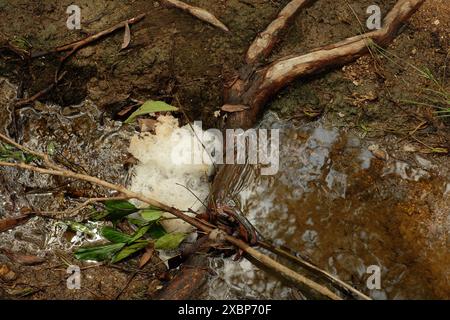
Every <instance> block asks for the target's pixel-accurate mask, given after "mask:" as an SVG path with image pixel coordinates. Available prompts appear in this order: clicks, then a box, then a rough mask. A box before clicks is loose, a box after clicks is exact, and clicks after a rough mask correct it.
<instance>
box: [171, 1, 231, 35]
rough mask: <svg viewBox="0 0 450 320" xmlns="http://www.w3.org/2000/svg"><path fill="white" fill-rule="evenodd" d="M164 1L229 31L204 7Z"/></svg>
mask: <svg viewBox="0 0 450 320" xmlns="http://www.w3.org/2000/svg"><path fill="white" fill-rule="evenodd" d="M164 3H165V4H167V5H168V6H172V7H175V8H178V9H181V10H183V11H186V12H188V13H190V14H191V15H193V16H194V17H196V18H197V19H199V20H202V21H205V22H207V23H209V24H211V25H213V26H215V27H217V28H219V29H222V30H223V31H225V32H229V31H230V30H229V29H228V27H227V26H226V25H224V24H223V23H222V22H221V21H220V20H219V19H217V18H216V17H215V16H214V15H213V14H212V13H210V12H208V11H206V10H205V9H202V8H198V7H194V6H191V5H189V4H186V3H184V2H182V1H178V0H164Z"/></svg>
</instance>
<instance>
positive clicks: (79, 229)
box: [67, 221, 95, 236]
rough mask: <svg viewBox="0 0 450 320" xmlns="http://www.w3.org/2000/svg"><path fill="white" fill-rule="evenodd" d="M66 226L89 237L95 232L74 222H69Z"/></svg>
mask: <svg viewBox="0 0 450 320" xmlns="http://www.w3.org/2000/svg"><path fill="white" fill-rule="evenodd" d="M67 226H68V227H69V228H70V229H71V230H73V231H75V232H81V233H84V234H87V235H89V236H95V232H94V231H93V230H92V229H90V228H89V227H87V226H85V225H84V224H81V223H78V222H75V221H70V222H67Z"/></svg>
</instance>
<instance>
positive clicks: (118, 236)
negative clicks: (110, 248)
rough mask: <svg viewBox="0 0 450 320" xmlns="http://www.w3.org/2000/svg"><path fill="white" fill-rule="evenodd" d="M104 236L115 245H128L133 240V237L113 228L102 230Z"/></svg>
mask: <svg viewBox="0 0 450 320" xmlns="http://www.w3.org/2000/svg"><path fill="white" fill-rule="evenodd" d="M102 236H103V237H104V238H105V239H107V240H109V241H111V242H113V243H128V242H131V240H132V239H133V238H132V237H131V236H129V235H127V234H125V233H122V232H120V231H118V230H116V229H114V228H111V227H104V228H102Z"/></svg>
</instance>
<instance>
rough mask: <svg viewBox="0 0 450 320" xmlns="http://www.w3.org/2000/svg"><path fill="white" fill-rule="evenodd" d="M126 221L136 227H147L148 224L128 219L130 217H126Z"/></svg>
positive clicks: (139, 220) (143, 221) (140, 220)
mask: <svg viewBox="0 0 450 320" xmlns="http://www.w3.org/2000/svg"><path fill="white" fill-rule="evenodd" d="M127 219H128V221H129V222H130V223H132V224H134V225H136V226H138V227H143V226H146V225H148V222H147V221H145V220H142V219H136V218H130V217H127Z"/></svg>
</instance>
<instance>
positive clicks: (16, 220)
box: [0, 215, 31, 232]
mask: <svg viewBox="0 0 450 320" xmlns="http://www.w3.org/2000/svg"><path fill="white" fill-rule="evenodd" d="M30 218H31V216H29V215H20V216H17V217H12V218H6V219H2V220H0V232H3V231H6V230H9V229H12V228H14V227H16V226H18V225H19V224H22V223H24V222H26V221H27V220H28V219H30Z"/></svg>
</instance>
